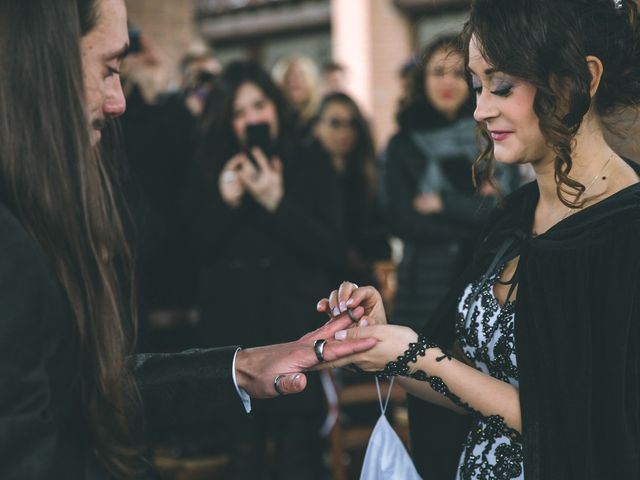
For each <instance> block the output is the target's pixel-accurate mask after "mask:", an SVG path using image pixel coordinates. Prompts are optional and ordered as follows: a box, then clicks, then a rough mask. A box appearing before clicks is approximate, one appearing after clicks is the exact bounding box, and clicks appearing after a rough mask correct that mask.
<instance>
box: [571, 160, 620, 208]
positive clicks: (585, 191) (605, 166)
mask: <svg viewBox="0 0 640 480" xmlns="http://www.w3.org/2000/svg"><path fill="white" fill-rule="evenodd" d="M612 158H613V154H611V156H610V157H609V158H608V159H607V161H606V162H605V163H604V165H603V166H602V168H601V169H600V171H599V172H598V173H597V174H596V176H595V177H593V180H591V183H589V185H587V188H585V189H584V191H583V192H582V193H581V194H579V195H578V197H577V198H576V200H577V199H578V198H580V197H581V196H583V195H585V194H586V193H587V192H588V191H589V189H590V188H591V187H593V185H594V184H595V183H596V180H598V177H600V175H602V174H603V173H604V171H605V169H606V168H607V165H609V163H611V159H612ZM606 179H607V177H605V176H603V177H602V180H606ZM582 208H583V207H578V208H571V207H567V211H566V213H565V214H564V215H563V216H562V218H561V219H560V220H564V219H565V218H567V217H568V216H569V215H571V214H572V213H576V212H577V211H578V210H581V209H582Z"/></svg>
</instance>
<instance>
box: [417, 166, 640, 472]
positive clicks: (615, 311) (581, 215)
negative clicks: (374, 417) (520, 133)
mask: <svg viewBox="0 0 640 480" xmlns="http://www.w3.org/2000/svg"><path fill="white" fill-rule="evenodd" d="M636 168H637V167H636ZM538 197H539V192H538V188H537V184H536V183H535V182H534V183H531V184H528V185H526V186H524V187H522V188H521V189H520V190H518V191H516V192H515V193H514V194H512V195H511V196H510V197H508V198H507V200H506V203H505V206H504V208H502V209H500V210H497V211H496V212H495V214H494V215H493V216H492V219H491V221H490V223H489V225H488V227H487V229H486V231H485V234H484V235H483V240H482V242H481V245H480V247H479V249H478V251H477V253H476V256H475V259H474V261H473V262H472V264H471V265H470V266H469V267H468V269H467V270H466V272H465V274H464V275H462V277H461V279H460V280H459V281H458V282H457V283H456V286H455V287H454V288H453V289H452V291H451V292H450V294H449V295H448V296H447V299H446V301H445V302H444V303H443V305H442V306H441V308H440V309H439V310H438V312H437V314H436V315H434V317H433V318H432V319H431V321H430V322H428V324H427V327H426V329H425V334H427V335H428V336H429V337H431V338H432V339H434V340H436V341H438V342H441V343H442V344H444V345H451V344H452V343H453V341H454V340H455V332H454V318H455V309H456V304H457V299H458V298H459V296H460V294H461V292H462V290H463V288H464V287H465V286H466V285H468V284H469V282H471V281H474V280H477V279H478V278H479V277H480V276H481V275H482V274H484V272H485V271H486V270H487V267H488V265H489V264H490V263H491V262H492V260H493V259H494V257H495V256H496V252H497V251H498V249H499V248H500V246H501V245H503V244H504V243H505V241H507V239H510V238H511V239H514V241H515V244H514V245H515V248H516V250H517V254H519V255H520V260H519V266H518V272H519V273H518V275H519V277H518V278H519V285H518V295H517V299H516V304H515V329H516V331H515V337H516V351H517V362H518V371H519V380H520V404H521V411H522V430H523V449H524V475H525V478H526V479H527V480H542V479H552V478H553V479H554V480H555V479H559V480H572V479H578V478H579V479H587V480H597V479H604V478H620V479H622V478H624V479H627V478H628V479H631V478H640V322H639V320H640V248H638V246H639V245H640V184H636V185H633V186H630V187H628V188H626V189H624V190H622V191H620V192H618V193H617V194H615V195H613V196H611V197H610V198H608V199H605V200H603V201H602V202H600V203H598V204H596V205H594V206H592V207H589V208H587V209H585V210H584V211H581V212H578V213H575V214H574V215H572V216H570V217H568V218H567V219H565V220H563V221H561V222H560V223H558V224H557V225H555V226H554V227H552V228H551V229H549V230H548V231H547V232H546V233H544V234H542V235H540V236H537V237H531V235H530V232H531V229H532V225H533V216H534V211H535V207H536V204H537V201H538ZM513 254H514V255H515V254H516V252H514V253H513ZM422 409H423V410H425V411H426V412H428V413H426V414H425V415H426V418H427V420H426V422H425V424H424V425H423V428H424V431H422V432H421V434H420V436H421V441H420V442H419V443H414V445H413V447H414V451H413V454H414V458H415V459H416V463H417V464H418V465H419V467H420V470H421V471H422V474H423V475H424V476H427V477H428V478H433V479H451V478H453V477H454V475H455V471H456V466H457V462H458V459H459V456H460V453H461V450H462V441H463V438H464V436H465V435H466V433H467V432H468V428H469V423H468V420H467V419H466V418H462V417H459V416H457V415H456V414H453V413H451V412H449V411H446V410H444V409H442V408H439V407H435V406H428V405H426V404H422ZM424 413H425V412H423V414H424Z"/></svg>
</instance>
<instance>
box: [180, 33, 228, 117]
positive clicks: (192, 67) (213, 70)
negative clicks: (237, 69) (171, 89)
mask: <svg viewBox="0 0 640 480" xmlns="http://www.w3.org/2000/svg"><path fill="white" fill-rule="evenodd" d="M221 71H222V65H220V62H219V61H218V60H217V59H216V58H215V57H214V55H213V52H212V51H211V50H210V49H208V48H206V47H204V46H197V47H194V48H193V50H192V51H190V52H188V53H187V54H186V55H185V56H184V57H183V58H182V60H181V61H180V73H181V76H182V82H181V86H180V90H181V93H182V95H184V102H185V105H186V106H187V108H188V109H189V110H190V111H191V114H192V115H193V116H194V117H199V116H200V115H201V114H202V111H203V110H204V106H205V103H206V101H207V97H208V96H209V93H210V92H211V89H212V88H213V84H214V82H215V80H216V78H217V77H218V75H220V72H221Z"/></svg>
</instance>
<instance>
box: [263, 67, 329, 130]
mask: <svg viewBox="0 0 640 480" xmlns="http://www.w3.org/2000/svg"><path fill="white" fill-rule="evenodd" d="M273 78H274V79H275V80H276V82H277V83H278V85H279V86H280V88H281V89H282V91H283V92H284V95H285V98H286V99H287V101H288V102H289V105H290V106H291V108H292V109H293V112H294V115H295V119H294V124H295V126H296V128H297V130H298V134H299V135H300V136H301V137H302V138H304V139H308V138H309V137H310V134H311V125H312V123H313V118H314V116H315V114H316V112H317V110H318V105H319V104H320V97H321V94H320V81H319V78H318V67H317V66H316V64H315V63H314V61H313V60H311V59H310V58H308V57H306V56H304V55H294V56H291V57H287V58H283V59H281V60H279V61H278V62H277V63H276V64H275V66H274V67H273Z"/></svg>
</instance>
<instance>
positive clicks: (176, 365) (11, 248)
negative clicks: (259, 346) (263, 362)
mask: <svg viewBox="0 0 640 480" xmlns="http://www.w3.org/2000/svg"><path fill="white" fill-rule="evenodd" d="M74 338H75V337H74V334H73V324H72V316H71V311H70V307H69V304H68V302H67V299H66V296H65V294H64V291H63V289H62V287H61V285H60V283H59V282H58V280H57V279H56V277H55V275H54V274H53V272H52V269H51V267H50V265H49V264H48V261H47V259H46V257H45V255H44V253H43V252H42V250H41V249H40V247H39V246H38V244H37V243H36V241H35V240H34V239H33V237H32V236H31V235H30V234H28V233H27V231H26V230H25V229H24V227H23V226H22V225H21V224H20V222H19V221H18V220H17V219H16V217H15V216H14V215H13V214H12V213H11V212H10V211H9V209H8V208H7V207H6V206H5V205H4V204H2V203H0V478H1V479H2V480H14V479H15V480H32V479H33V480H35V479H38V480H39V479H65V480H66V479H70V480H76V479H78V480H85V479H86V480H89V479H91V480H94V479H103V478H109V477H108V475H107V474H106V473H105V472H104V470H103V469H102V468H101V467H100V466H99V465H98V464H97V462H96V460H95V457H94V454H93V450H92V446H91V438H90V436H89V432H88V430H87V425H86V423H85V420H84V418H83V413H82V412H83V411H84V409H83V408H82V406H81V399H80V392H79V388H78V365H77V360H76V359H77V357H76V351H77V350H76V349H77V345H76V344H75V343H74ZM235 350H236V348H235V347H226V348H220V349H208V350H191V351H187V352H183V353H178V354H170V355H153V354H151V355H138V356H134V357H132V358H131V359H130V366H131V368H132V369H133V372H134V375H135V377H136V379H137V382H138V386H139V388H140V392H141V396H142V401H143V404H144V407H145V415H146V420H147V423H148V425H149V430H151V431H153V432H158V431H162V430H166V429H179V428H188V427H190V426H192V425H195V424H200V425H202V424H205V425H206V423H207V422H208V421H209V420H212V419H213V418H214V417H215V416H216V415H217V413H218V412H220V411H221V410H222V409H224V415H226V416H227V417H228V416H229V415H230V414H236V413H237V414H241V413H242V412H243V409H242V404H241V402H240V400H239V398H238V395H237V393H236V390H235V387H234V385H233V381H232V378H231V365H232V359H233V355H234V352H235Z"/></svg>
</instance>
